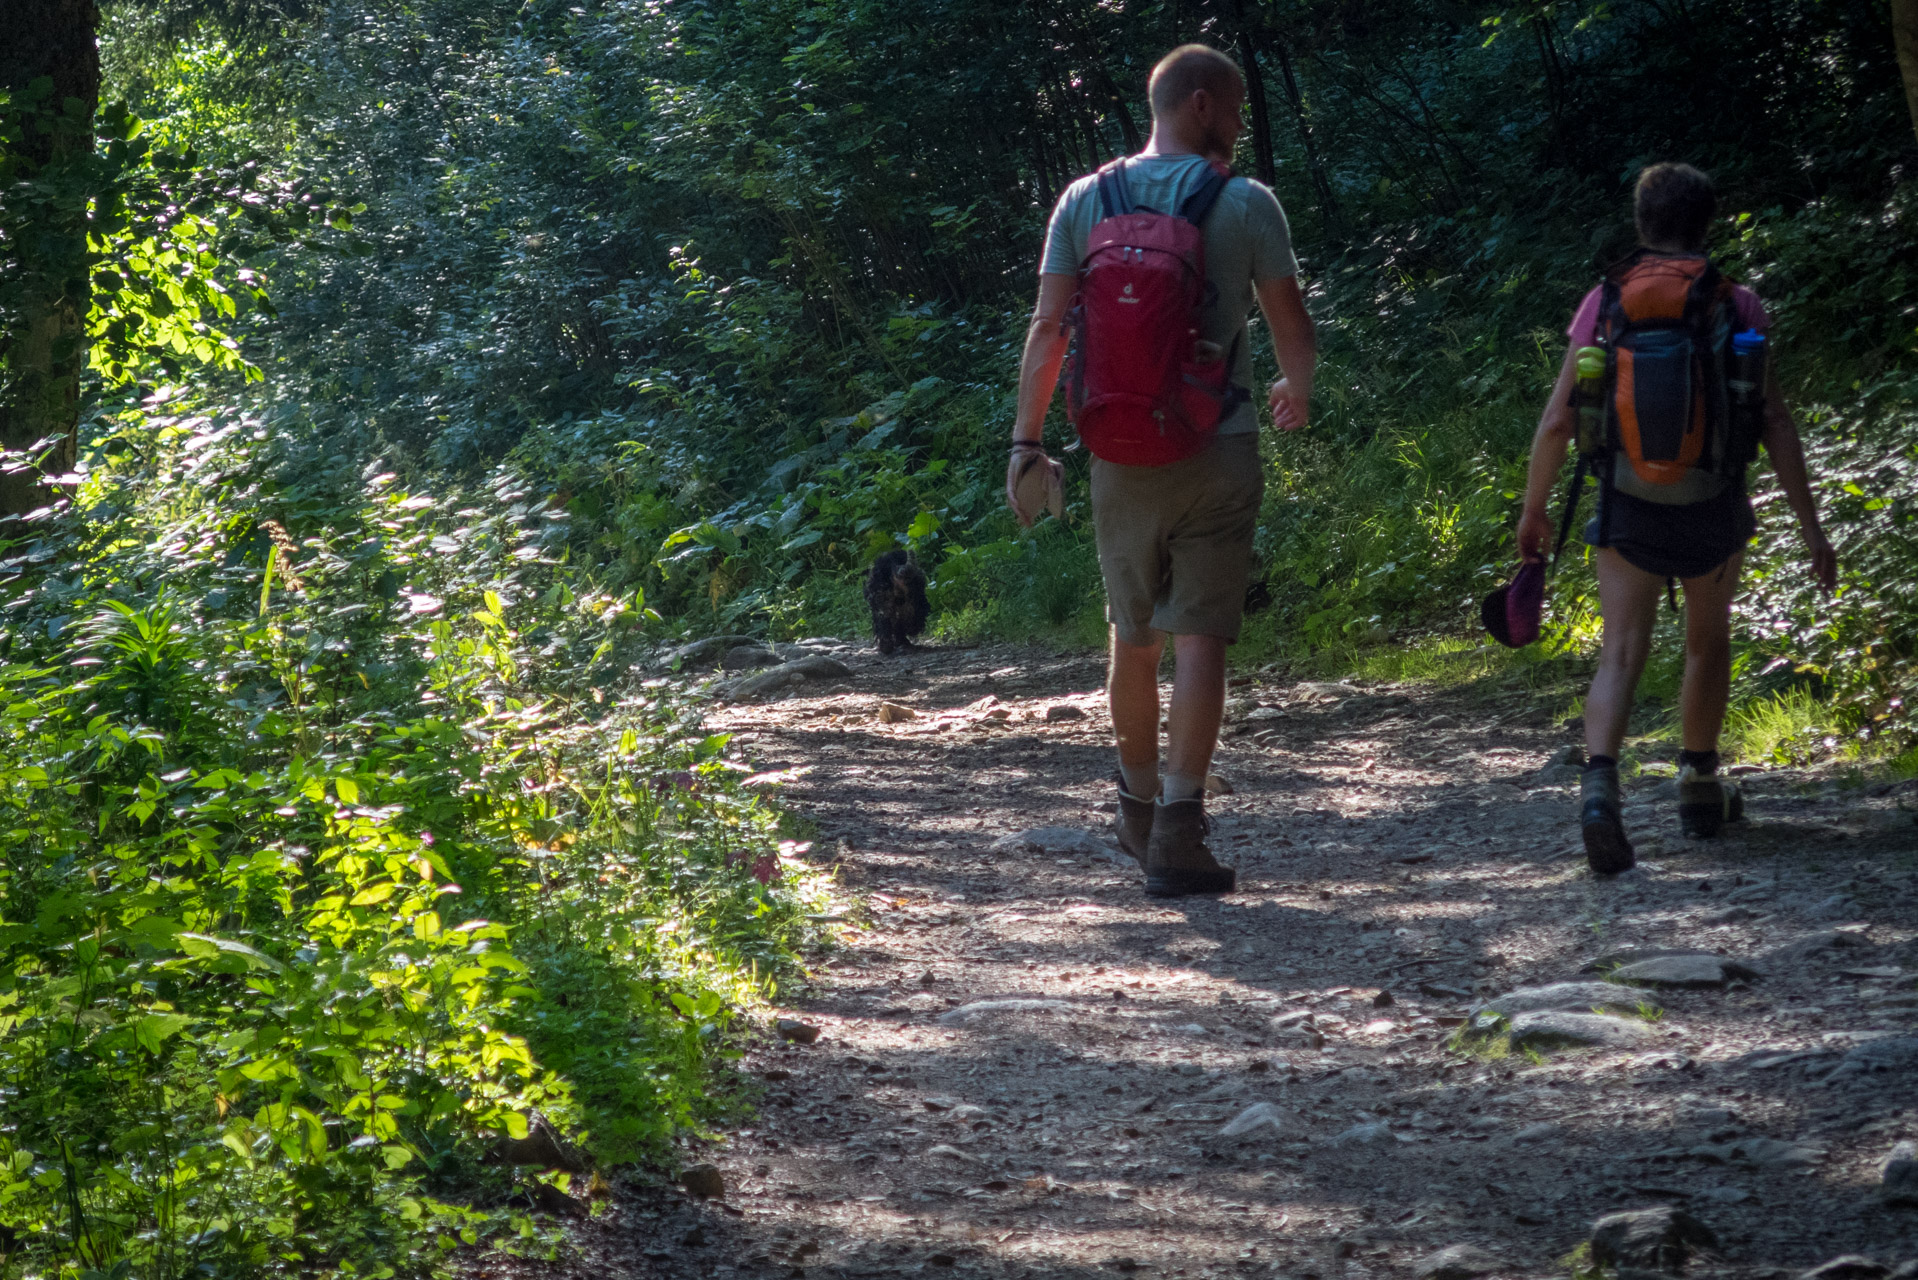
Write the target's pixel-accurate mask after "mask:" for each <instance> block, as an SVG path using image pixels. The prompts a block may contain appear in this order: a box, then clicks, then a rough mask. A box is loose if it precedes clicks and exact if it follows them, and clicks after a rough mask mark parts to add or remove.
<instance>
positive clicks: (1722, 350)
mask: <svg viewBox="0 0 1918 1280" xmlns="http://www.w3.org/2000/svg"><path fill="white" fill-rule="evenodd" d="M1737 327H1738V308H1737V306H1736V304H1735V302H1734V300H1733V296H1732V284H1731V281H1729V280H1727V279H1725V277H1724V276H1722V275H1720V274H1719V272H1718V268H1717V267H1714V266H1713V265H1712V263H1711V260H1710V259H1709V258H1706V257H1704V256H1703V255H1697V256H1690V255H1688V256H1682V257H1679V256H1667V255H1665V254H1658V253H1652V252H1649V251H1641V252H1640V253H1638V254H1637V255H1635V256H1634V257H1632V258H1631V259H1630V260H1629V261H1627V262H1626V263H1625V264H1624V265H1623V266H1622V267H1620V268H1619V269H1618V270H1616V271H1613V272H1612V273H1611V274H1610V275H1608V276H1607V277H1606V278H1605V283H1604V285H1603V293H1602V294H1601V295H1600V303H1599V310H1598V335H1597V345H1598V346H1599V347H1601V348H1603V349H1604V351H1605V353H1606V368H1605V390H1606V395H1605V409H1606V413H1605V418H1606V432H1605V436H1606V438H1605V441H1604V452H1605V453H1606V454H1608V455H1609V461H1607V460H1606V459H1603V458H1601V459H1596V460H1595V461H1596V463H1597V472H1598V476H1599V479H1600V481H1601V482H1602V483H1604V484H1607V485H1610V486H1611V487H1612V488H1614V489H1616V490H1619V491H1620V492H1623V493H1629V494H1631V495H1632V496H1633V497H1635V498H1642V499H1644V500H1645V501H1647V502H1656V503H1660V504H1663V505H1666V506H1681V505H1686V504H1690V503H1694V502H1703V501H1705V500H1706V499H1708V498H1715V497H1717V496H1718V495H1719V494H1720V493H1722V492H1724V490H1725V489H1726V487H1727V486H1729V485H1730V484H1731V483H1732V482H1733V480H1734V479H1736V478H1737V477H1739V476H1742V475H1743V474H1744V469H1745V466H1746V465H1747V464H1748V463H1749V462H1750V461H1751V460H1752V458H1753V456H1754V455H1755V453H1756V445H1757V439H1756V437H1755V435H1754V434H1753V433H1751V432H1749V431H1746V430H1742V429H1738V427H1736V426H1735V415H1734V414H1733V413H1732V408H1731V394H1730V390H1729V386H1728V379H1729V375H1730V369H1731V350H1732V344H1731V338H1732V333H1733V331H1734V330H1735V329H1737ZM1748 435H1749V436H1752V438H1751V439H1746V438H1745V437H1746V436H1748Z"/></svg>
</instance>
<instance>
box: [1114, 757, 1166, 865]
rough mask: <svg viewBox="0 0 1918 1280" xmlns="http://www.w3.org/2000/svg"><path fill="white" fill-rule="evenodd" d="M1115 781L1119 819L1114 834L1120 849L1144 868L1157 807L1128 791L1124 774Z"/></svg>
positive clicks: (1115, 824)
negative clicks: (1117, 788) (1146, 849)
mask: <svg viewBox="0 0 1918 1280" xmlns="http://www.w3.org/2000/svg"><path fill="white" fill-rule="evenodd" d="M1114 781H1115V782H1117V783H1118V784H1119V817H1118V820H1117V821H1116V822H1115V823H1114V824H1113V826H1114V832H1113V834H1115V835H1117V836H1118V837H1119V847H1120V848H1121V849H1123V850H1125V852H1126V853H1127V854H1128V855H1129V856H1131V857H1134V858H1137V859H1138V860H1139V863H1140V865H1141V866H1143V865H1144V864H1145V847H1146V842H1147V841H1148V840H1150V839H1151V838H1152V811H1153V809H1154V808H1156V807H1157V806H1156V805H1154V803H1153V802H1152V801H1150V800H1141V799H1139V797H1137V796H1135V795H1133V794H1132V793H1131V792H1129V791H1127V790H1126V789H1125V775H1124V774H1123V773H1122V774H1119V775H1118V776H1117V777H1116V778H1115V779H1114Z"/></svg>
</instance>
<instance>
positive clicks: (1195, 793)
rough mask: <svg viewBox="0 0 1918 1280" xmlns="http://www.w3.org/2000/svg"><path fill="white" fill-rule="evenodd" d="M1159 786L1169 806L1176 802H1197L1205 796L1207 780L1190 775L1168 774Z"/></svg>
mask: <svg viewBox="0 0 1918 1280" xmlns="http://www.w3.org/2000/svg"><path fill="white" fill-rule="evenodd" d="M1159 785H1160V790H1161V791H1163V792H1164V799H1165V800H1166V802H1167V803H1168V804H1169V803H1171V802H1172V801H1174V800H1197V799H1198V798H1199V797H1200V796H1203V795H1204V794H1205V779H1204V778H1202V777H1197V776H1195V775H1193V774H1190V773H1168V774H1166V775H1165V778H1164V779H1163V780H1162V781H1161V783H1160V784H1159Z"/></svg>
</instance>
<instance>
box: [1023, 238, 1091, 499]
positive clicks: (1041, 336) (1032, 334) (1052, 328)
mask: <svg viewBox="0 0 1918 1280" xmlns="http://www.w3.org/2000/svg"><path fill="white" fill-rule="evenodd" d="M1078 291H1079V277H1078V276H1068V275H1057V274H1052V273H1042V274H1041V275H1040V276H1039V301H1038V302H1037V303H1036V304H1035V305H1034V306H1033V308H1032V323H1031V324H1029V325H1027V326H1026V350H1025V354H1024V355H1023V356H1022V357H1020V360H1019V404H1018V408H1017V409H1016V411H1015V412H1014V413H1013V418H1012V442H1013V444H1014V446H1019V445H1032V446H1037V445H1038V443H1039V438H1040V436H1041V435H1043V434H1044V433H1045V429H1046V410H1047V409H1048V408H1050V407H1051V406H1052V393H1053V391H1054V390H1056V389H1057V388H1058V386H1059V366H1060V365H1061V364H1063V363H1064V362H1065V358H1066V326H1065V319H1066V307H1067V306H1068V305H1069V304H1070V303H1071V302H1072V295H1073V294H1075V293H1077V292H1078ZM1034 451H1035V450H1034V449H1029V448H1018V447H1015V448H1014V449H1013V450H1012V456H1011V457H1010V458H1008V459H1007V460H1006V505H1007V506H1009V507H1011V508H1012V510H1013V512H1014V514H1017V515H1019V523H1021V524H1029V523H1031V522H1030V521H1029V520H1027V519H1026V517H1025V516H1024V515H1023V514H1020V513H1019V499H1018V496H1017V494H1016V492H1015V491H1016V489H1017V486H1018V483H1019V474H1020V472H1021V471H1022V470H1023V469H1024V467H1025V465H1026V464H1027V463H1028V462H1029V461H1030V459H1031V457H1032V454H1033V452H1034ZM1045 465H1046V466H1049V467H1051V468H1052V469H1053V471H1054V473H1055V474H1057V473H1060V472H1062V471H1063V468H1062V467H1061V466H1060V464H1059V463H1057V462H1053V461H1051V460H1047V461H1046V463H1045Z"/></svg>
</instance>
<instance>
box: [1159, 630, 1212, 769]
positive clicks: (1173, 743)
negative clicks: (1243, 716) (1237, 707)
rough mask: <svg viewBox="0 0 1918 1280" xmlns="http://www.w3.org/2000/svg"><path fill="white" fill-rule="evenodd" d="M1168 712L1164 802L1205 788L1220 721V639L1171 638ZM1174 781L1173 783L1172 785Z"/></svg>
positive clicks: (1196, 637)
mask: <svg viewBox="0 0 1918 1280" xmlns="http://www.w3.org/2000/svg"><path fill="white" fill-rule="evenodd" d="M1172 653H1173V658H1174V660H1175V662H1176V663H1177V667H1176V669H1175V670H1174V671H1173V676H1172V709H1171V711H1170V713H1169V714H1168V716H1167V721H1168V723H1167V726H1166V760H1165V764H1166V769H1165V776H1166V799H1168V800H1185V799H1190V798H1191V797H1192V796H1196V795H1201V794H1203V793H1204V790H1205V775H1206V773H1207V771H1209V770H1210V769H1211V767H1212V753H1213V751H1214V750H1215V749H1216V748H1217V747H1218V744H1219V722H1220V721H1221V720H1223V719H1224V718H1225V641H1224V640H1222V639H1220V638H1219V637H1218V636H1174V637H1173V638H1172ZM1175 780H1176V781H1175Z"/></svg>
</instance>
